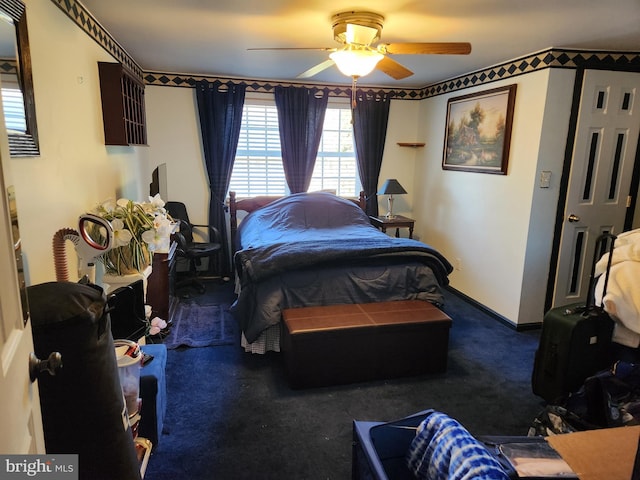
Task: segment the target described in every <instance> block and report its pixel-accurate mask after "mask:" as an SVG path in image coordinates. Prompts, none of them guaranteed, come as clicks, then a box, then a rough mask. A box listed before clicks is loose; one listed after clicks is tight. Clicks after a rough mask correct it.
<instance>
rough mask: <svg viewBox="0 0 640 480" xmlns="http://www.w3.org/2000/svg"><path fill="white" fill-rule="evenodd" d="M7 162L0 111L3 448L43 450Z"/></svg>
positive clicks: (0, 395)
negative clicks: (30, 374)
mask: <svg viewBox="0 0 640 480" xmlns="http://www.w3.org/2000/svg"><path fill="white" fill-rule="evenodd" d="M1 111H2V103H1V102H0V112H1ZM8 162H9V146H8V143H7V135H6V131H5V127H4V121H3V120H2V118H1V117H0V165H1V166H2V168H0V189H1V193H2V194H1V195H0V272H2V280H1V281H0V412H2V413H1V414H0V432H2V434H1V435H0V453H2V454H44V453H45V447H44V435H43V432H42V418H41V415H40V399H39V396H38V386H37V383H32V382H31V380H30V378H29V355H30V353H31V352H33V338H32V336H31V322H30V320H29V317H28V314H27V313H26V309H25V310H24V311H23V308H22V301H21V297H20V287H21V286H22V287H24V280H23V278H22V276H21V269H22V257H21V251H20V236H19V235H20V234H19V230H18V218H17V210H16V208H15V201H14V200H15V197H14V196H13V193H11V194H9V191H8V189H7V186H6V184H5V183H8V182H6V181H5V174H4V173H5V172H6V167H7V163H8ZM19 270H20V273H19ZM25 304H26V302H25ZM25 306H26V305H25Z"/></svg>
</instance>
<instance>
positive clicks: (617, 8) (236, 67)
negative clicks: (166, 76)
mask: <svg viewBox="0 0 640 480" xmlns="http://www.w3.org/2000/svg"><path fill="white" fill-rule="evenodd" d="M81 2H82V3H83V4H84V5H85V6H86V7H87V9H88V10H89V11H90V12H91V13H92V14H93V15H94V16H95V17H96V19H97V20H98V21H99V22H100V23H101V24H102V25H103V26H104V27H105V28H106V29H107V31H109V32H110V33H111V34H112V35H113V36H114V37H115V39H116V40H117V41H118V42H119V43H120V45H121V46H122V47H123V48H124V49H125V50H126V51H127V52H128V53H129V54H130V55H131V56H132V57H133V59H134V60H135V61H136V62H137V63H138V64H139V65H140V66H141V67H142V69H143V70H144V71H155V72H163V73H183V74H195V75H203V76H221V77H232V78H245V79H256V80H283V81H302V80H296V76H297V75H299V74H300V73H302V72H304V71H306V70H307V69H309V68H310V67H312V66H314V65H316V64H318V63H321V62H322V61H324V60H326V59H327V55H328V52H325V51H316V50H301V51H300V50H298V51H295V50H286V51H249V50H247V49H248V48H264V47H305V48H306V47H336V46H338V43H337V42H336V41H335V40H334V39H333V31H332V26H331V17H332V15H333V14H335V13H338V12H342V11H349V10H365V11H372V12H376V13H380V14H382V15H384V17H385V22H384V27H383V30H382V34H381V41H382V42H384V43H392V42H470V43H471V44H472V51H471V54H470V55H393V57H392V58H393V59H394V60H396V61H398V62H400V63H401V64H402V65H404V66H405V67H407V68H409V69H410V70H412V71H413V72H414V75H412V76H410V77H408V78H406V79H404V80H393V79H391V78H390V77H388V76H386V75H385V74H383V73H381V72H374V73H372V74H370V75H368V76H366V77H363V78H362V79H360V81H359V83H360V84H361V85H371V86H391V87H394V86H395V87H399V88H412V87H417V88H420V87H425V86H427V85H430V84H433V83H437V82H439V81H442V80H446V79H449V78H453V77H456V76H459V75H462V74H466V73H469V72H472V71H475V70H478V69H482V68H485V67H489V66H492V65H495V64H498V63H503V62H506V61H509V60H512V59H515V58H518V57H520V56H523V55H527V54H530V53H535V52H537V51H540V50H544V49H547V48H549V47H554V48H570V49H589V50H591V49H593V50H606V51H616V50H620V51H633V52H639V51H640V0H612V1H603V0H535V1H532V0H428V1H425V0H384V1H381V0H368V1H362V0H232V1H229V0H109V1H108V2H106V1H104V0H81ZM310 82H312V83H337V84H349V83H350V79H349V78H347V77H345V76H344V75H342V74H340V73H339V71H338V70H337V68H336V67H335V66H333V67H331V68H329V69H327V70H325V71H324V72H322V73H320V74H318V75H316V76H314V77H312V78H311V79H307V80H305V83H310Z"/></svg>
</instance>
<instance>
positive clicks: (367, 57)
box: [329, 48, 384, 77]
mask: <svg viewBox="0 0 640 480" xmlns="http://www.w3.org/2000/svg"><path fill="white" fill-rule="evenodd" d="M329 57H330V58H331V60H333V61H334V62H335V63H336V65H337V66H338V69H339V70H340V71H341V72H342V73H343V74H345V75H346V76H347V77H364V76H365V75H369V74H370V73H371V72H372V71H373V69H374V68H376V65H377V64H378V62H379V61H380V60H382V58H383V57H384V55H382V54H381V53H379V52H376V51H375V50H369V49H354V48H346V49H343V50H338V51H337V52H333V53H332V54H331V55H329Z"/></svg>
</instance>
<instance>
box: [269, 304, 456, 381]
mask: <svg viewBox="0 0 640 480" xmlns="http://www.w3.org/2000/svg"><path fill="white" fill-rule="evenodd" d="M283 319H284V323H283V329H282V339H281V350H282V354H283V357H284V362H285V370H286V373H287V376H288V378H289V381H290V383H291V386H292V387H294V388H302V387H312V386H326V385H336V384H345V383H354V382H362V381H367V380H375V379H384V378H395V377H403V376H410V375H420V374H423V373H439V372H444V371H445V370H446V368H447V353H448V347H449V329H450V328H451V318H449V317H448V316H447V315H446V314H445V313H444V312H443V311H441V310H440V309H438V308H437V307H435V306H434V305H432V304H431V303H429V302H425V301H421V300H402V301H396V302H380V303H367V304H355V305H331V306H325V307H305V308H292V309H287V310H284V312H283Z"/></svg>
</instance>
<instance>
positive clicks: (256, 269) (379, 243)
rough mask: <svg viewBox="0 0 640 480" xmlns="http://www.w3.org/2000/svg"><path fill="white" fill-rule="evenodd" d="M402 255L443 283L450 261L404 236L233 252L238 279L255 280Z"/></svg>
mask: <svg viewBox="0 0 640 480" xmlns="http://www.w3.org/2000/svg"><path fill="white" fill-rule="evenodd" d="M385 257H386V258H389V259H392V258H393V257H402V258H403V260H416V261H418V262H421V263H424V264H426V265H428V266H429V267H431V269H432V270H433V272H434V274H435V275H436V278H437V279H438V282H439V283H440V284H441V285H447V283H448V275H449V273H451V272H452V271H453V267H452V265H451V264H450V263H449V261H448V260H447V259H446V258H445V257H444V256H442V255H441V254H440V253H439V252H438V251H436V250H435V249H433V248H431V247H430V246H428V245H426V244H424V243H421V242H418V241H416V240H411V239H408V238H391V237H389V236H387V235H384V234H381V235H373V236H371V237H370V238H351V239H344V238H335V239H333V240H332V241H331V242H327V241H325V240H319V241H314V240H307V241H300V242H295V243H294V242H291V243H275V244H271V245H267V246H264V247H259V248H250V249H245V250H240V251H238V252H237V253H236V255H235V263H236V269H237V270H236V271H237V272H238V274H239V277H240V280H241V283H247V282H258V281H261V280H264V279H265V278H268V277H270V276H274V275H277V274H279V273H282V272H286V271H290V270H294V269H302V268H308V267H314V266H317V265H326V264H330V263H338V262H344V261H350V262H355V261H366V260H373V259H381V258H385Z"/></svg>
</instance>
